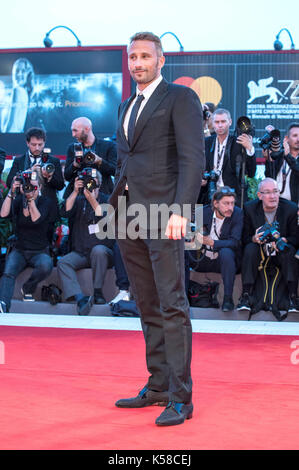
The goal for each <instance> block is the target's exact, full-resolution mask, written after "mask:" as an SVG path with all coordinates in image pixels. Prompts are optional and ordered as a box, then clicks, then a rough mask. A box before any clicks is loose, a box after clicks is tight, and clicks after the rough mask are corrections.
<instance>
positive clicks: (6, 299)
mask: <svg viewBox="0 0 299 470" xmlns="http://www.w3.org/2000/svg"><path fill="white" fill-rule="evenodd" d="M34 176H35V178H34ZM0 215H1V217H9V216H11V217H12V219H13V222H14V226H15V231H14V235H15V238H16V240H15V243H14V246H13V248H12V251H11V252H10V253H9V255H8V257H7V259H6V263H5V268H4V273H3V276H2V278H1V281H0V311H1V312H2V313H6V312H9V310H10V304H11V299H12V296H13V292H14V286H15V280H16V278H17V276H18V274H20V273H21V272H22V271H23V270H24V269H25V268H26V267H27V266H30V267H32V268H33V271H32V273H31V275H30V277H29V279H28V280H27V281H26V282H25V284H24V285H23V287H22V294H23V300H25V301H33V300H34V298H33V294H34V292H35V290H36V287H37V285H38V283H39V282H41V281H42V280H44V279H45V278H46V277H48V276H49V275H50V273H51V271H52V267H53V263H52V259H51V257H50V256H49V241H48V237H47V233H48V225H49V223H50V221H51V220H52V204H51V201H50V199H48V198H46V197H44V196H41V195H40V191H39V187H38V183H37V179H36V175H35V173H34V172H33V173H31V172H29V171H28V172H25V176H24V177H23V180H22V182H21V181H19V180H16V179H15V180H14V182H13V184H12V188H11V189H10V191H9V192H8V194H7V196H6V198H5V200H4V202H3V204H2V208H1V213H0Z"/></svg>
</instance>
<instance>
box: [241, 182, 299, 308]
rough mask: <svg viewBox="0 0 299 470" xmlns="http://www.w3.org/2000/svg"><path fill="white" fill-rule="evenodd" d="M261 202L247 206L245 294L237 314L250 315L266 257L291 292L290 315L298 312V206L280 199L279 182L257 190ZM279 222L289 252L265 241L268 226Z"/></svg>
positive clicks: (268, 183)
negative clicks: (257, 282) (272, 263)
mask: <svg viewBox="0 0 299 470" xmlns="http://www.w3.org/2000/svg"><path fill="white" fill-rule="evenodd" d="M257 195H258V199H255V200H254V201H250V202H248V203H246V204H245V206H244V228H243V235H242V242H243V245H244V251H243V258H242V285H243V292H242V296H241V299H240V302H239V305H238V310H240V311H242V310H243V311H247V312H250V311H251V308H252V305H251V299H250V298H251V295H252V293H253V289H254V285H255V282H256V279H257V275H258V272H259V269H261V267H263V266H262V265H261V263H262V262H263V261H264V260H265V259H266V258H267V257H271V258H272V257H273V262H275V264H276V266H277V267H279V268H280V269H281V272H282V276H283V278H284V281H285V282H286V284H287V287H288V292H289V309H288V312H289V313H292V312H296V311H297V307H296V293H297V285H298V266H297V260H296V258H295V252H296V248H295V247H296V245H298V229H297V206H296V204H294V203H293V202H291V201H287V200H286V199H283V198H279V189H278V185H277V182H276V181H275V180H273V179H272V178H265V179H264V180H262V181H261V182H260V184H259V187H258V193H257ZM274 222H278V224H279V227H278V231H279V234H280V237H281V238H282V239H283V241H284V242H285V243H287V244H288V250H286V249H284V250H283V251H281V250H279V249H278V247H277V244H276V242H274V241H270V242H269V243H268V242H267V240H264V238H263V235H264V225H265V223H268V224H271V225H273V223H274Z"/></svg>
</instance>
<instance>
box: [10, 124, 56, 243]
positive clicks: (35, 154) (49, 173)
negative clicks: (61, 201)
mask: <svg viewBox="0 0 299 470" xmlns="http://www.w3.org/2000/svg"><path fill="white" fill-rule="evenodd" d="M26 144H27V152H26V153H25V154H24V155H22V156H21V157H16V158H15V159H14V161H13V164H12V167H11V169H10V172H9V174H8V177H7V186H8V187H9V188H10V187H11V185H12V182H13V180H14V178H15V177H16V175H17V173H19V172H23V171H24V170H28V169H31V170H32V171H36V172H37V175H38V180H39V186H40V191H41V194H42V195H43V196H45V197H48V198H49V199H50V200H51V201H52V203H53V206H52V219H53V220H52V222H51V223H50V224H49V234H48V236H49V242H50V243H51V242H52V238H53V234H54V224H55V222H56V221H57V219H58V218H59V206H58V199H57V191H60V190H61V189H63V187H64V179H63V174H62V170H61V164H60V160H59V158H56V157H53V156H51V155H50V154H48V153H47V152H46V149H45V144H46V134H45V132H44V131H43V129H40V128H38V127H32V128H31V129H29V130H28V131H27V132H26ZM49 164H50V166H48V165H49ZM51 167H52V168H51Z"/></svg>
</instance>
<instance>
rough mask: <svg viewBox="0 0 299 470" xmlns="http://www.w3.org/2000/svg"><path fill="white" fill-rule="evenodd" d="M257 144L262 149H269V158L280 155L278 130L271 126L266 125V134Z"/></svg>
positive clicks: (280, 146) (280, 147) (275, 157)
mask: <svg viewBox="0 0 299 470" xmlns="http://www.w3.org/2000/svg"><path fill="white" fill-rule="evenodd" d="M259 146H260V147H261V148H262V149H263V150H271V158H272V159H273V160H275V159H277V158H279V157H280V156H281V151H282V145H281V137H280V131H279V130H278V129H275V128H274V127H273V126H271V125H270V126H267V127H266V134H264V136H263V137H262V138H261V139H259Z"/></svg>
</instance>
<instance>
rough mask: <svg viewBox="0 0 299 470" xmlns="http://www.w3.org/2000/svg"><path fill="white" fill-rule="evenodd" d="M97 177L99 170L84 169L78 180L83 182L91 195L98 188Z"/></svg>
mask: <svg viewBox="0 0 299 470" xmlns="http://www.w3.org/2000/svg"><path fill="white" fill-rule="evenodd" d="M96 177H97V170H96V169H95V168H84V169H83V170H82V171H81V172H80V173H78V179H79V180H81V181H83V183H84V188H86V189H87V190H88V191H89V192H90V193H91V192H92V191H93V190H94V189H95V188H97V187H98V184H97V181H96Z"/></svg>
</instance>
